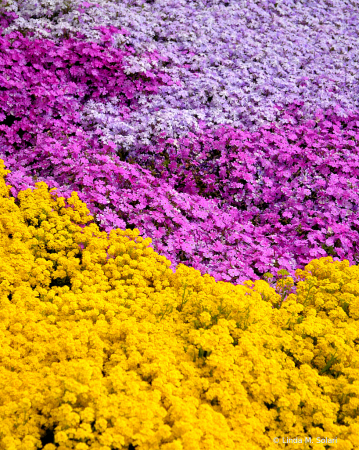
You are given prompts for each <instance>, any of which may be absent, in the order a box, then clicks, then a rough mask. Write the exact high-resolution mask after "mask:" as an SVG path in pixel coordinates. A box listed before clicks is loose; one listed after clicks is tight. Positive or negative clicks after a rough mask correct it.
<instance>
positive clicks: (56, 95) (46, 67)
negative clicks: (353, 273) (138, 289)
mask: <svg viewBox="0 0 359 450" xmlns="http://www.w3.org/2000/svg"><path fill="white" fill-rule="evenodd" d="M5 19H6V20H7V22H6V20H5ZM3 21H4V23H3V26H4V27H5V28H4V32H5V31H8V28H9V27H8V28H6V25H8V26H9V24H11V22H13V21H14V15H13V14H12V15H11V14H4V18H3ZM5 22H6V23H5ZM98 33H99V35H100V39H99V42H98V43H93V42H89V41H87V40H86V39H85V38H84V37H83V36H81V35H79V33H77V35H76V37H71V38H63V39H58V40H57V41H55V42H53V41H51V40H49V39H37V38H34V36H32V32H28V35H29V36H26V37H24V36H23V35H22V34H21V33H19V32H10V33H5V34H4V36H3V37H1V39H0V47H1V53H2V57H1V60H0V65H1V68H2V76H1V79H0V87H1V92H0V98H1V104H0V119H2V122H1V124H0V156H1V157H3V158H4V159H5V161H6V163H7V164H8V166H9V167H10V168H11V170H12V173H11V175H10V177H9V181H10V183H11V184H12V186H13V187H14V188H13V194H14V195H16V193H17V192H18V191H19V189H24V188H27V187H33V186H34V182H35V181H36V180H42V181H46V183H47V184H48V185H49V186H50V187H57V188H59V189H60V190H61V193H62V195H64V196H69V195H70V194H71V192H72V191H73V190H75V191H77V192H79V195H80V198H81V200H83V201H85V202H86V203H87V204H88V205H89V208H90V210H91V213H92V214H94V215H95V218H96V221H97V223H98V224H99V225H100V226H101V227H102V229H104V230H105V231H110V230H111V229H112V228H116V227H119V228H129V227H130V228H134V227H136V228H139V230H140V232H141V233H142V234H144V235H147V236H151V237H152V238H153V245H154V248H155V249H156V250H157V251H158V252H160V253H161V254H163V255H165V256H166V257H167V258H169V259H170V260H171V262H172V268H173V269H175V267H176V266H177V264H178V263H181V262H182V263H185V264H186V265H190V266H193V267H194V268H196V269H198V270H200V271H201V272H202V273H209V274H211V275H212V276H214V277H215V278H216V279H217V280H226V281H232V282H234V283H239V282H242V281H244V280H245V279H248V278H251V279H258V278H260V277H262V275H263V274H264V273H265V272H267V271H272V272H273V273H274V274H276V272H277V271H278V270H280V269H282V268H285V269H287V270H288V271H289V272H291V273H294V270H295V269H296V268H297V267H301V268H303V267H304V265H305V264H306V263H308V262H309V261H310V260H311V259H312V258H315V257H321V256H326V255H331V256H333V257H334V258H347V259H348V260H349V261H350V263H355V262H357V260H358V250H357V247H356V242H357V241H358V238H359V236H358V214H359V211H358V210H357V204H358V201H359V199H358V167H357V165H358V122H359V116H358V114H354V113H350V114H349V113H348V114H349V115H348V116H347V117H345V118H343V117H340V115H338V114H339V112H338V110H337V111H334V110H333V111H329V110H326V111H322V110H316V113H315V115H314V118H313V120H306V121H304V120H303V118H302V114H303V108H302V107H303V105H302V103H300V102H297V103H295V104H293V105H292V106H291V107H290V108H289V107H287V108H286V109H284V110H283V109H282V110H280V109H278V111H281V115H282V120H283V121H284V122H287V125H285V124H283V123H282V124H268V125H265V126H262V127H261V128H259V129H258V130H257V131H245V130H240V129H236V128H233V127H229V126H223V127H220V128H216V129H214V130H211V129H209V128H208V127H207V128H205V129H203V130H202V131H198V132H196V131H195V130H193V132H192V133H188V134H187V136H186V137H182V138H180V139H178V140H174V139H172V138H170V137H168V136H167V135H166V133H165V132H162V133H161V134H160V135H158V136H155V135H154V137H153V143H152V144H151V145H144V144H143V145H138V144H136V145H135V144H134V139H133V134H132V131H133V130H134V128H133V127H132V125H131V124H132V119H133V114H134V113H136V111H137V112H138V113H139V114H140V115H143V113H144V111H143V99H144V98H143V96H146V98H148V99H149V101H154V100H153V95H157V94H158V95H160V92H162V90H163V89H166V88H167V87H171V86H174V85H177V84H178V83H177V81H176V77H173V78H174V79H172V78H170V77H169V76H168V75H167V74H165V73H164V72H161V71H159V70H158V69H151V70H150V69H149V68H148V67H147V69H143V70H144V72H140V73H138V74H133V73H128V74H126V70H127V68H126V67H127V66H126V63H125V60H126V58H128V57H129V56H131V55H133V54H134V52H135V50H134V49H133V48H132V47H131V46H123V49H117V48H115V47H114V46H112V43H113V41H114V39H115V37H116V36H122V37H123V36H127V35H128V34H129V32H128V31H127V30H125V29H122V28H121V29H116V28H115V27H113V26H110V27H108V28H104V27H102V28H101V27H100V30H99V31H98ZM145 53H146V54H144V55H143V58H146V60H147V61H148V62H149V64H150V63H152V64H154V63H156V62H158V61H161V60H163V58H164V57H163V56H161V55H159V54H158V52H157V51H155V50H153V51H152V52H151V51H147V52H145ZM164 70H165V69H164V68H163V71H164ZM151 98H152V100H151ZM94 102H95V103H96V105H97V106H96V108H97V111H98V113H99V114H100V113H101V114H103V116H104V117H105V116H106V114H107V113H106V111H107V112H108V111H110V110H111V111H112V112H113V113H114V114H115V115H116V118H115V119H114V120H116V123H117V124H120V123H121V127H122V129H123V130H125V129H126V130H127V131H126V133H125V134H126V136H124V139H125V140H126V141H127V142H128V143H131V142H132V144H133V145H132V148H131V149H128V148H126V146H125V145H124V142H122V143H119V141H117V140H116V139H115V138H114V140H113V141H111V140H108V139H107V138H108V133H107V131H106V127H105V128H104V127H102V126H101V124H99V123H98V121H97V120H94V119H93V117H92V119H93V120H90V119H91V117H90V116H89V115H88V107H89V105H90V104H94ZM207 125H208V124H207ZM131 130H132V131H131Z"/></svg>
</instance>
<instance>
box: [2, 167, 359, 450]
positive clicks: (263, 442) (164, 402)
mask: <svg viewBox="0 0 359 450" xmlns="http://www.w3.org/2000/svg"><path fill="white" fill-rule="evenodd" d="M7 172H8V171H5V170H4V165H3V163H2V162H1V169H0V176H1V178H0V256H1V257H0V277H1V280H2V281H1V284H0V304H1V307H0V339H1V351H0V392H1V394H0V399H1V402H0V430H1V431H0V448H1V449H3V450H32V449H34V450H35V449H36V448H41V449H43V450H55V449H58V450H70V449H71V450H72V449H74V450H75V449H76V450H87V449H88V450H90V449H93V450H115V449H116V450H120V449H121V450H122V449H123V450H125V449H126V450H127V449H133V448H138V449H139V450H145V449H146V450H154V449H160V450H187V449H188V450H191V449H193V450H201V449H206V450H213V449H218V450H219V449H228V450H229V449H233V450H242V449H243V450H244V449H246V450H248V449H250V450H252V449H253V450H260V449H263V450H267V449H276V448H278V444H276V443H274V442H273V439H274V438H276V437H279V438H281V439H282V437H285V436H288V435H289V436H313V444H312V445H310V447H309V448H315V449H319V450H325V449H326V448H327V446H326V445H325V444H323V443H317V440H316V438H315V436H320V437H321V439H323V441H325V440H326V441H327V442H331V441H332V442H335V443H336V445H335V448H337V449H339V450H352V449H353V450H354V449H355V448H358V446H359V440H358V436H359V425H358V423H357V417H358V413H359V411H358V394H359V392H358V386H359V372H358V369H357V367H358V364H359V346H358V340H359V268H358V266H350V265H349V263H348V261H342V262H333V260H332V258H331V257H327V258H321V259H319V260H314V261H312V262H311V263H310V264H309V265H307V266H306V268H305V270H298V271H297V273H296V278H297V279H296V281H295V283H296V285H297V292H296V294H289V295H288V296H287V297H286V298H283V295H282V293H283V292H285V291H286V288H288V287H290V286H292V285H293V283H294V280H293V278H291V277H287V278H283V279H282V281H279V282H277V284H276V286H275V289H273V287H271V286H270V285H269V284H268V283H266V282H265V281H263V280H258V281H255V282H254V283H253V282H251V281H247V282H246V283H244V284H243V285H242V286H240V285H237V286H234V285H232V284H230V283H226V282H223V281H221V282H215V280H214V278H212V277H210V276H209V275H205V276H201V274H200V273H199V272H198V271H196V270H195V269H193V268H188V267H186V266H184V265H180V266H179V268H178V270H177V271H176V273H173V271H172V270H170V269H169V265H170V262H169V261H168V260H167V259H166V258H165V257H163V256H160V255H158V254H157V253H156V252H154V251H153V249H152V248H151V247H149V244H150V241H151V240H150V239H148V238H146V239H143V238H142V237H140V236H139V232H138V230H136V229H134V230H112V231H111V232H110V233H106V232H101V231H100V230H99V228H98V226H97V225H96V224H94V223H93V217H92V216H90V215H89V210H88V209H87V207H86V205H85V204H83V203H82V202H81V201H80V200H79V198H78V196H77V194H75V193H73V195H72V196H71V198H69V199H67V200H66V199H64V198H63V197H59V196H58V195H57V194H56V190H49V189H48V187H47V186H46V184H45V183H43V182H40V183H37V185H36V188H35V189H34V190H31V189H28V190H25V191H21V192H20V193H19V194H18V196H17V197H16V198H14V197H13V196H12V195H11V194H10V187H9V186H6V184H5V181H4V175H6V174H7ZM283 300H284V301H283ZM287 448H288V449H294V448H297V444H290V445H288V447H287Z"/></svg>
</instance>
